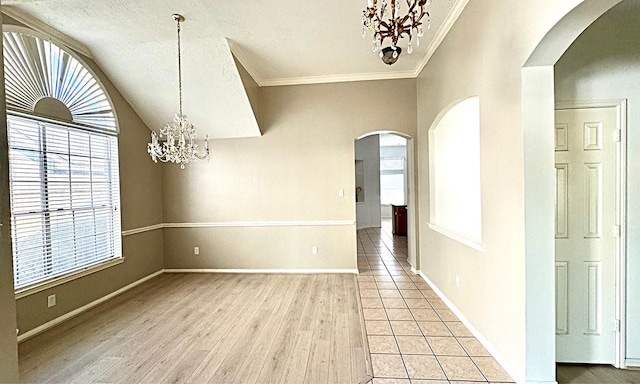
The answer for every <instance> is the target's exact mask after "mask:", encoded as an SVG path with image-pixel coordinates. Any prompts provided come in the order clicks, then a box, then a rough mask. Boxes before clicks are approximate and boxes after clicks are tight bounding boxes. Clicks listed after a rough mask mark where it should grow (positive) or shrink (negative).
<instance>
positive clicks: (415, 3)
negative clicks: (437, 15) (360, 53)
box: [362, 0, 431, 65]
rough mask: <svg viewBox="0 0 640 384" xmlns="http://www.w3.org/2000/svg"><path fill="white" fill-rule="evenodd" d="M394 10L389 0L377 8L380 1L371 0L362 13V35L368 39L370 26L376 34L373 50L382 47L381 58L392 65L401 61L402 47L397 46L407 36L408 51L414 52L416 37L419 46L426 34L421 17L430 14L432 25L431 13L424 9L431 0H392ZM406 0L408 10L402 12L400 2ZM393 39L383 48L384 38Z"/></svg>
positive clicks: (429, 23)
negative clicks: (413, 43) (399, 58)
mask: <svg viewBox="0 0 640 384" xmlns="http://www.w3.org/2000/svg"><path fill="white" fill-rule="evenodd" d="M390 1H391V9H388V8H389V2H388V1H387V0H381V5H380V7H378V0H368V3H367V9H365V10H364V11H363V12H362V38H365V36H366V34H367V29H368V30H370V31H371V32H372V33H373V39H372V41H371V50H372V51H373V52H377V51H378V50H380V54H379V55H380V58H381V59H382V61H383V62H384V63H385V64H389V65H391V64H393V63H395V62H396V61H398V56H400V53H402V48H400V47H398V40H399V39H401V38H403V37H405V36H407V37H409V44H407V53H409V54H411V53H412V52H413V45H412V42H413V40H414V37H415V40H416V45H417V46H420V38H421V37H423V36H424V30H423V23H422V19H423V18H424V16H427V29H429V28H430V27H431V20H430V18H429V12H427V11H425V6H428V5H430V4H431V0H390ZM403 1H406V3H407V9H406V12H405V13H402V12H401V7H400V3H401V2H403ZM387 38H389V39H391V45H390V46H388V47H386V48H382V49H380V48H381V46H382V44H383V43H384V41H385V39H387Z"/></svg>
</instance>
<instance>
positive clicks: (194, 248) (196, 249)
mask: <svg viewBox="0 0 640 384" xmlns="http://www.w3.org/2000/svg"><path fill="white" fill-rule="evenodd" d="M193 254H194V255H199V254H200V247H193Z"/></svg>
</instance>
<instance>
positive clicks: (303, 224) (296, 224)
mask: <svg viewBox="0 0 640 384" xmlns="http://www.w3.org/2000/svg"><path fill="white" fill-rule="evenodd" d="M345 225H356V222H355V221H353V220H333V221H329V220H327V221H218V222H203V223H164V224H163V228H209V227H227V228H230V227H234V228H235V227H331V226H345Z"/></svg>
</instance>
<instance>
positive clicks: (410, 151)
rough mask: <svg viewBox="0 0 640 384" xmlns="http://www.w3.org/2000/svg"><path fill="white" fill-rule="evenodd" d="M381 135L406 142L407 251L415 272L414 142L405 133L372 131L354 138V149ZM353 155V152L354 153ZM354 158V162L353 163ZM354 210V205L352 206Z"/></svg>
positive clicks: (416, 265)
mask: <svg viewBox="0 0 640 384" xmlns="http://www.w3.org/2000/svg"><path fill="white" fill-rule="evenodd" d="M381 134H392V135H396V136H399V137H402V138H404V139H406V140H407V154H406V157H407V190H408V193H407V201H406V205H407V249H408V258H407V260H408V262H409V263H410V264H411V267H412V270H413V271H414V272H415V271H416V270H420V266H419V265H418V263H419V260H420V258H419V257H417V243H418V242H417V240H418V239H417V234H418V230H417V226H418V219H417V217H418V204H417V203H418V201H417V189H416V187H417V182H416V167H415V151H416V148H415V140H414V138H413V137H412V136H410V135H407V134H406V133H402V132H398V131H374V132H368V133H366V134H364V135H361V136H359V137H356V138H355V139H354V147H355V142H357V141H358V140H361V139H364V138H368V137H371V136H375V135H381ZM354 155H355V152H354ZM355 160H356V159H355V156H354V161H355ZM354 209H357V208H356V205H354ZM356 216H357V215H356V212H354V217H356Z"/></svg>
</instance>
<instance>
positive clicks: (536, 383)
mask: <svg viewBox="0 0 640 384" xmlns="http://www.w3.org/2000/svg"><path fill="white" fill-rule="evenodd" d="M526 383H527V384H558V382H557V381H537V380H534V381H531V380H529V381H527V382H526Z"/></svg>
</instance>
